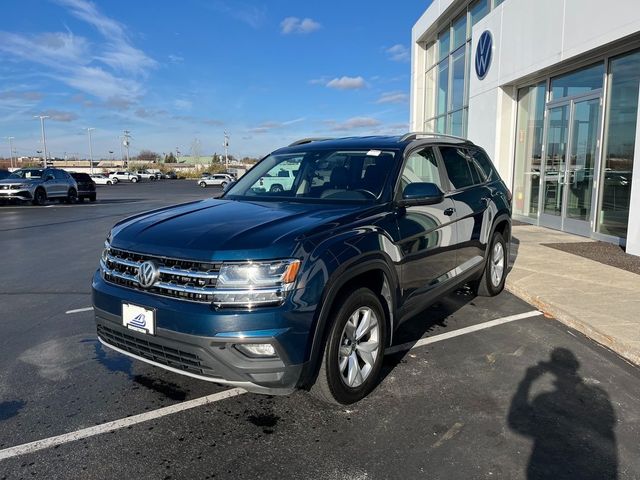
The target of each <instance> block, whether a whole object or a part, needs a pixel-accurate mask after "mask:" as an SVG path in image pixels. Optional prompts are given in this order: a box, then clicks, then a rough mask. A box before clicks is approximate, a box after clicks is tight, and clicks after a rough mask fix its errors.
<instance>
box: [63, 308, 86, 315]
mask: <svg viewBox="0 0 640 480" xmlns="http://www.w3.org/2000/svg"><path fill="white" fill-rule="evenodd" d="M91 310H93V307H86V308H76V309H75V310H67V311H66V312H64V313H66V314H67V315H69V314H70V313H80V312H90V311H91Z"/></svg>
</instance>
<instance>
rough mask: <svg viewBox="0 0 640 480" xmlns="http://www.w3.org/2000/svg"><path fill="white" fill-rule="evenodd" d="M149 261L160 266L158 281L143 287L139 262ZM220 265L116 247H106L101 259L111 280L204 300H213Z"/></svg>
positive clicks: (152, 290)
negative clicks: (139, 274)
mask: <svg viewBox="0 0 640 480" xmlns="http://www.w3.org/2000/svg"><path fill="white" fill-rule="evenodd" d="M146 261H153V262H154V263H155V265H156V266H157V267H158V270H159V277H158V279H157V281H156V282H155V283H154V284H153V286H152V287H149V288H143V287H142V286H141V285H140V283H139V282H138V278H137V275H138V269H139V267H140V265H141V264H142V263H143V262H146ZM221 265H222V264H221V263H207V262H197V261H192V260H179V259H175V258H164V257H157V256H151V255H144V254H140V253H134V252H128V251H125V250H120V249H116V248H107V249H106V250H105V252H104V253H103V256H102V259H101V261H100V266H101V270H102V273H103V275H104V279H105V280H106V281H107V282H109V283H113V284H115V285H120V286H123V287H127V288H132V289H134V290H141V291H144V292H149V293H153V294H155V295H161V296H164V297H171V298H180V299H183V300H189V301H192V302H202V303H211V302H212V301H213V290H214V289H215V287H216V282H217V280H218V272H219V271H220V267H221Z"/></svg>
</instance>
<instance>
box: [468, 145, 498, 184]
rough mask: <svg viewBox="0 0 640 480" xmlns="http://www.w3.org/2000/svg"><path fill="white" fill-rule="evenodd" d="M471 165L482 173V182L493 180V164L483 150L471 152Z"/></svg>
mask: <svg viewBox="0 0 640 480" xmlns="http://www.w3.org/2000/svg"><path fill="white" fill-rule="evenodd" d="M469 156H470V157H471V164H472V165H474V166H475V167H476V168H477V169H478V171H479V172H480V176H481V177H482V180H483V181H485V182H487V181H491V180H493V179H494V178H493V164H492V163H491V160H489V157H488V156H487V154H486V153H484V152H483V151H482V150H469Z"/></svg>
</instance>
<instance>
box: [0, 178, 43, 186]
mask: <svg viewBox="0 0 640 480" xmlns="http://www.w3.org/2000/svg"><path fill="white" fill-rule="evenodd" d="M41 181H42V179H40V178H5V179H3V180H0V185H28V184H34V183H39V182H41Z"/></svg>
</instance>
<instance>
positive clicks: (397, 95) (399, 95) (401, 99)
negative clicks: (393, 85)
mask: <svg viewBox="0 0 640 480" xmlns="http://www.w3.org/2000/svg"><path fill="white" fill-rule="evenodd" d="M408 100H409V95H407V94H406V93H404V92H386V93H383V94H382V95H380V98H378V100H376V103H380V104H385V103H406V102H407V101H408Z"/></svg>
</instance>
